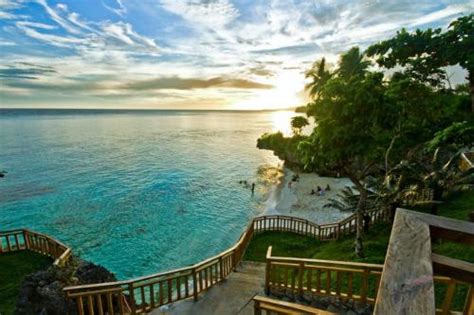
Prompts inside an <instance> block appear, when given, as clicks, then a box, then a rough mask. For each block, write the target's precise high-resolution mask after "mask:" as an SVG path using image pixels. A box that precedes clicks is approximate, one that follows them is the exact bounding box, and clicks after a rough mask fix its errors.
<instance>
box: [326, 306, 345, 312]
mask: <svg viewBox="0 0 474 315" xmlns="http://www.w3.org/2000/svg"><path fill="white" fill-rule="evenodd" d="M326 311H328V312H331V313H340V312H341V309H340V308H339V307H337V306H335V305H334V304H329V306H328V307H327V308H326Z"/></svg>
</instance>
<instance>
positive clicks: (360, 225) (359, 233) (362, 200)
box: [354, 184, 367, 258]
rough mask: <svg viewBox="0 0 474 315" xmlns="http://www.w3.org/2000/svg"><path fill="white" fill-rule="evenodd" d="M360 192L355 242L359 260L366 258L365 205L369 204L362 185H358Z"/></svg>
mask: <svg viewBox="0 0 474 315" xmlns="http://www.w3.org/2000/svg"><path fill="white" fill-rule="evenodd" d="M357 186H358V188H359V190H360V196H359V202H358V204H357V230H356V239H355V242H354V249H355V254H356V256H357V257H359V258H363V257H364V247H363V244H362V237H363V234H364V215H365V205H366V203H367V191H366V190H365V188H364V187H362V185H360V184H359V185H357Z"/></svg>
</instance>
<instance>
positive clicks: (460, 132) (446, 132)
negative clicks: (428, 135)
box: [427, 121, 474, 151]
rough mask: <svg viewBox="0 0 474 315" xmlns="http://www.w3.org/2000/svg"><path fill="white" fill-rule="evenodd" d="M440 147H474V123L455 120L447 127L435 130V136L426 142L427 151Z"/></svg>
mask: <svg viewBox="0 0 474 315" xmlns="http://www.w3.org/2000/svg"><path fill="white" fill-rule="evenodd" d="M440 147H444V148H446V147H449V148H454V149H460V148H470V147H474V124H473V123H472V122H467V121H464V122H455V123H453V124H452V125H450V126H449V127H447V128H445V129H443V130H440V131H438V132H436V134H435V137H434V138H433V139H432V140H431V141H429V142H428V144H427V148H428V150H429V151H434V150H436V149H437V148H440Z"/></svg>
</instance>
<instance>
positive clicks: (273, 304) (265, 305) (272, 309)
mask: <svg viewBox="0 0 474 315" xmlns="http://www.w3.org/2000/svg"><path fill="white" fill-rule="evenodd" d="M253 302H254V304H253V309H254V315H262V314H264V313H265V314H267V315H270V314H279V315H295V314H298V315H303V314H304V315H337V314H336V313H331V312H328V311H323V310H320V309H317V308H314V307H310V306H305V305H301V304H296V303H290V302H285V301H280V300H275V299H270V298H268V297H264V296H259V295H257V296H255V297H254V298H253Z"/></svg>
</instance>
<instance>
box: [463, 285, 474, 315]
mask: <svg viewBox="0 0 474 315" xmlns="http://www.w3.org/2000/svg"><path fill="white" fill-rule="evenodd" d="M463 314H474V286H473V285H472V284H471V286H470V287H469V291H468V293H467V298H466V304H465V305H464V312H463Z"/></svg>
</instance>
